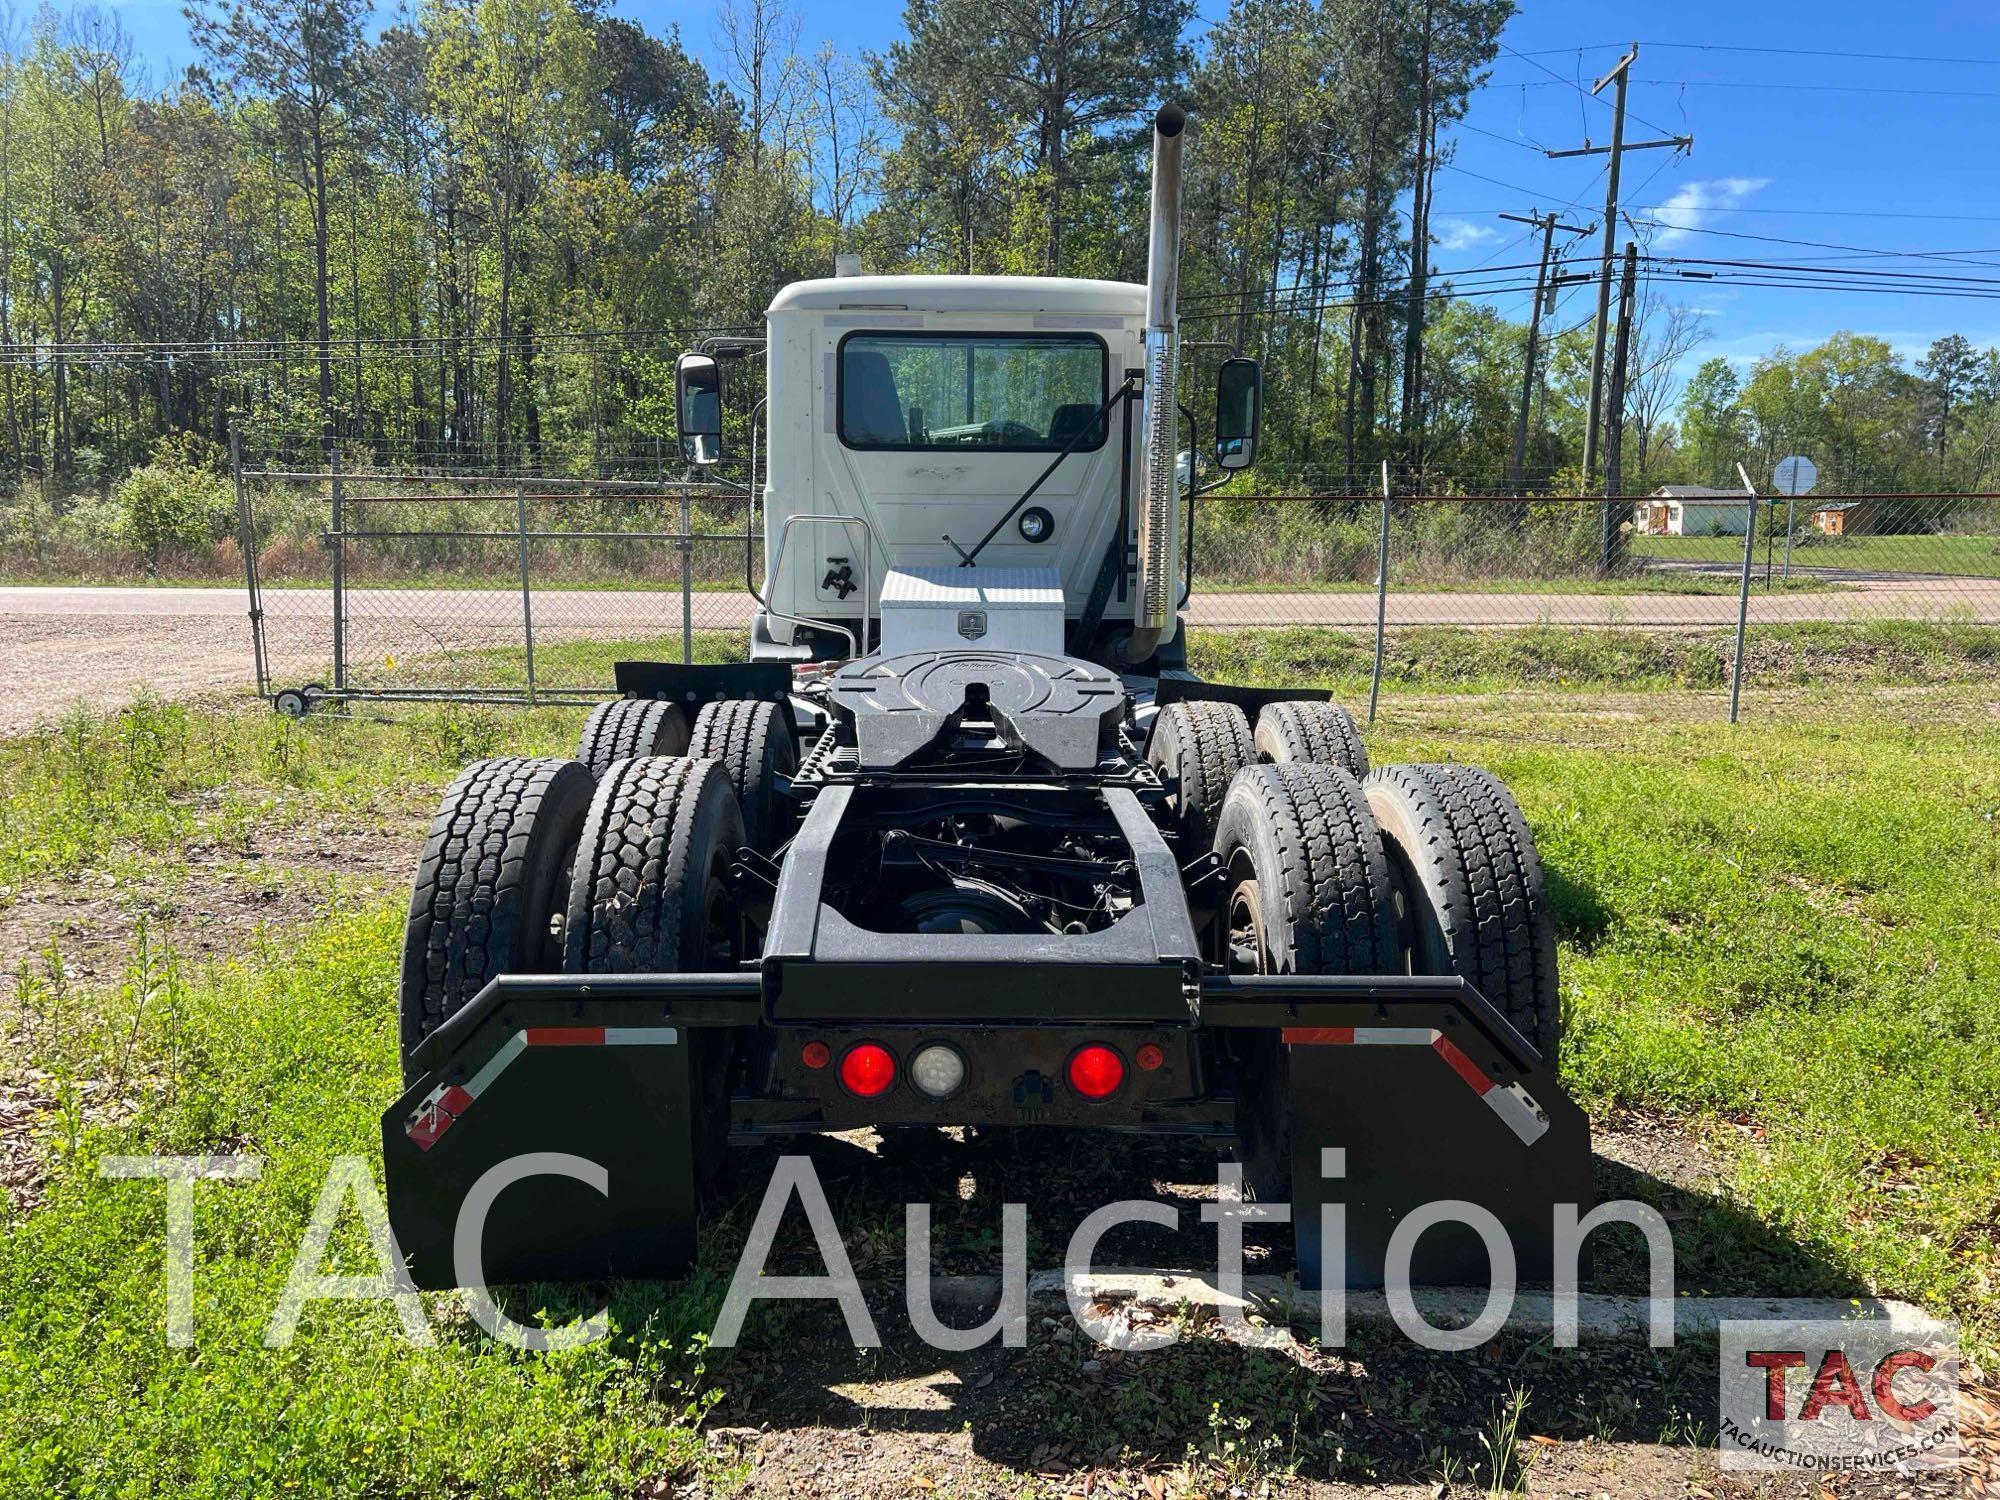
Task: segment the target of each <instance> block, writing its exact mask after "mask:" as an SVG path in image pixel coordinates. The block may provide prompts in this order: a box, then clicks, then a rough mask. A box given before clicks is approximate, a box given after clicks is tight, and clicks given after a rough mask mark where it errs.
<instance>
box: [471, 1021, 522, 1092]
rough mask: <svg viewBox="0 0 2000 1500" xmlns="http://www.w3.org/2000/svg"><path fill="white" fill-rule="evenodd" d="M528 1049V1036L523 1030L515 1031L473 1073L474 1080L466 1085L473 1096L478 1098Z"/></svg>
mask: <svg viewBox="0 0 2000 1500" xmlns="http://www.w3.org/2000/svg"><path fill="white" fill-rule="evenodd" d="M527 1050H528V1038H527V1036H526V1034H525V1033H523V1032H519V1031H517V1032H515V1033H514V1034H513V1035H512V1036H510V1037H508V1038H507V1040H506V1041H504V1042H502V1043H501V1044H500V1050H499V1051H498V1052H496V1053H494V1054H493V1055H492V1056H491V1057H489V1058H487V1059H486V1066H485V1067H483V1068H481V1069H480V1070H479V1071H478V1072H477V1073H474V1074H473V1075H472V1082H470V1083H468V1084H467V1085H466V1088H467V1089H468V1090H469V1091H470V1092H471V1094H472V1097H473V1098H475V1099H477V1098H478V1097H479V1096H480V1095H481V1094H483V1093H485V1092H486V1090H487V1089H488V1088H489V1087H490V1086H491V1085H492V1083H493V1080H494V1079H496V1078H498V1077H499V1076H500V1075H501V1074H502V1073H503V1072H505V1071H506V1069H507V1065H508V1064H509V1063H511V1062H512V1061H513V1060H514V1059H515V1058H517V1057H519V1056H520V1055H521V1054H522V1053H523V1052H525V1051H527Z"/></svg>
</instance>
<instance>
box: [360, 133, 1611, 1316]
mask: <svg viewBox="0 0 2000 1500" xmlns="http://www.w3.org/2000/svg"><path fill="white" fill-rule="evenodd" d="M1187 127H1188V119H1187V116H1186V114H1185V112H1184V111H1183V110H1181V109H1180V108H1179V107H1178V106H1175V105H1172V104H1168V105H1165V106H1163V107H1162V108H1161V109H1160V110H1159V112H1158V114H1157V117H1156V118H1155V121H1154V127H1153V143H1152V144H1153V166H1152V199H1151V212H1150V218H1149V243H1148V271H1147V280H1146V282H1145V284H1144V285H1138V284H1128V283H1123V282H1110V281H1092V280H1079V279H1063V278H1042V277H1017V276H970V275H968V276H867V275H851V276H836V277H831V278H826V279H821V280H811V281H804V282H800V283H797V284H794V285H792V286H789V287H787V288H785V289H784V290H783V291H782V292H780V293H779V294H778V295H777V297H776V298H775V299H774V300H773V301H772V303H771V305H770V309H769V313H768V318H767V336H766V338H765V339H764V340H763V341H762V344H761V353H762V357H763V360H764V367H765V391H766V395H765V399H764V407H763V411H762V413H761V416H762V422H761V429H762V430H763V431H764V432H766V433H767V434H768V439H767V441H768V448H767V452H766V457H765V462H764V465H763V468H762V471H761V473H759V472H758V471H757V469H756V468H755V467H754V466H753V470H752V473H753V480H755V481H756V482H757V484H758V487H759V498H760V500H761V502H762V509H763V516H764V522H763V537H764V544H765V545H764V549H763V556H764V565H763V568H762V571H761V576H756V577H753V578H752V580H751V583H752V585H753V589H752V591H753V592H754V593H755V595H756V603H757V608H756V613H755V618H754V623H753V625H752V627H751V630H750V634H749V649H748V652H747V659H746V660H743V661H739V662H732V663H726V664H720V665H685V664H682V663H678V662H660V661H645V660H633V661H627V662H621V663H619V664H618V667H617V687H618V690H619V692H620V693H621V694H622V695H623V696H622V697H620V698H618V699H616V700H615V701H611V702H607V703H604V704H601V705H599V706H598V707H597V708H595V709H594V710H592V712H591V714H590V716H589V720H588V722H587V724H586V726H585V728H584V730H583V734H582V738H581V742H580V744H579V746H578V751H577V754H576V756H575V757H574V758H573V759H560V758H541V757H525V756H521V757H503V758H497V759H488V760H482V761H479V762H476V763H474V764H473V765H471V766H468V767H467V768H466V769H465V771H464V772H463V773H462V774H461V775H460V776H459V777H458V778H457V779H456V780H455V781H454V782H453V783H452V785H451V787H450V789H449V790H448V791H447V792H446V793H445V795H444V798H443V801H442V804H441V806H440V807H439V810H438V813H437V817H436V819H435V821H434V823H433V824H432V827H431V830H430V834H429V837H428V840H427V842H426V844H425V846H424V850H423V854H422V858H421V861H420V864H419V868H418V872H417V876H416V881H415V887H414V891H413V894H412V899H411V904H410V911H409V919H408V924H407V928H406V935H405V944H404V951H403V958H402V969H401V978H400V995H399V1024H400V1042H401V1052H402V1058H403V1065H404V1075H405V1084H406V1087H405V1091H404V1092H403V1093H402V1095H401V1096H400V1097H399V1098H398V1099H396V1100H395V1101H394V1102H393V1103H392V1104H391V1105H390V1106H389V1107H388V1108H387V1110H386V1112H385V1113H384V1115H383V1119H382V1137H383V1148H384V1157H385V1172H386V1189H387V1198H388V1205H389V1211H390V1220H391V1225H392V1227H393V1229H394V1232H395V1234H396V1237H397V1243H398V1245H399V1246H400V1248H401V1251H402V1252H403V1254H404V1255H405V1257H406V1258H407V1261H408V1266H409V1270H410V1274H411V1276H412V1278H413V1279H414V1281H415V1283H416V1284H417V1285H419V1286H426V1287H447V1286H454V1285H461V1284H466V1283H467V1282H469V1281H472V1280H477V1279H482V1278H483V1279H484V1280H485V1281H490V1282H513V1281H547V1280H558V1281H574V1280H595V1279H600V1278H607V1277H638V1278H659V1277H671V1276H674V1275H678V1274H681V1273H682V1272H684V1271H686V1270H687V1269H688V1268H689V1267H690V1266H691V1265H692V1264H693V1262H694V1259H695V1256H696V1254H697V1247H698V1242H697V1234H696V1228H697V1224H698V1221H699V1216H700V1212H701V1206H702V1203H703V1200H704V1196H705V1194H707V1193H708V1192H709V1190H710V1188H711V1185H712V1184H713V1183H714V1181H715V1179H716V1175H717V1169H718V1166H719V1165H720V1164H721V1163H722V1161H723V1160H724V1158H725V1155H726V1153H727V1152H728V1151H729V1150H730V1149H731V1147H732V1144H742V1143H745V1142H751V1141H756V1140H759V1139H769V1138H774V1137H775V1138H784V1137H789V1136H797V1135H803V1134H810V1133H814V1132H827V1131H841V1130H851V1129H856V1128H858V1127H862V1126H872V1127H875V1128H876V1129H878V1130H882V1131H896V1130H903V1129H936V1128H938V1127H944V1126H967V1127H975V1128H980V1129H1009V1128H1016V1127H1019V1128H1026V1129H1034V1130H1085V1131H1121V1132H1141V1133H1149V1134H1172V1135H1178V1136H1184V1137H1192V1138H1197V1139H1199V1140H1201V1141H1205V1142H1208V1143H1211V1144H1212V1145H1213V1147H1214V1148H1215V1150H1216V1151H1217V1152H1218V1153H1220V1154H1221V1156H1222V1157H1223V1158H1225V1159H1231V1160H1234V1161H1235V1162H1237V1163H1238V1164H1239V1165H1240V1167H1241V1181H1242V1185H1243V1194H1244V1196H1245V1197H1246V1198H1249V1199H1253V1200H1256V1201H1258V1202H1262V1203H1266V1204H1277V1203H1284V1204H1288V1205H1290V1224H1291V1234H1292V1237H1293V1249H1294V1252H1295V1256H1296V1264H1297V1268H1298V1273H1299V1276H1300V1278H1301V1280H1302V1281H1303V1282H1304V1283H1305V1284H1307V1285H1309V1286H1316V1285H1326V1284H1334V1283H1340V1284H1346V1285H1355V1286H1362V1285H1377V1284H1381V1283H1382V1282H1383V1280H1384V1279H1385V1276H1389V1275H1390V1274H1391V1272H1392V1271H1393V1272H1394V1273H1395V1274H1398V1275H1401V1274H1407V1275H1408V1276H1409V1278H1410V1279H1411V1280H1412V1281H1414V1282H1419V1283H1440V1284H1455V1283H1468V1282H1477V1281H1479V1280H1481V1279H1482V1278H1484V1277H1486V1276H1488V1275H1489V1274H1491V1273H1492V1271H1493V1265H1494V1262H1493V1259H1492V1256H1491V1246H1492V1236H1491V1231H1492V1230H1493V1228H1494V1227H1495V1226H1497V1227H1498V1228H1499V1229H1500V1230H1502V1231H1504V1233H1505V1234H1506V1236H1507V1237H1508V1239H1509V1241H1510V1243H1511V1246H1512V1251H1513V1259H1514V1263H1515V1268H1516V1272H1517V1275H1518V1276H1519V1278H1520V1279H1522V1280H1527V1281H1536V1280H1541V1281H1547V1280H1549V1279H1551V1278H1552V1277H1553V1276H1554V1275H1555V1274H1556V1272H1557V1269H1558V1268H1557V1267H1556V1264H1555V1259H1554V1257H1555V1254H1556V1248H1557V1246H1556V1236H1555V1229H1554V1225H1555V1221H1556V1215H1557V1212H1558V1208H1559V1206H1560V1205H1563V1204H1572V1205H1577V1206H1578V1208H1579V1209H1581V1208H1582V1207H1583V1206H1586V1205H1587V1203H1588V1200H1589V1198H1590V1147H1589V1130H1588V1124H1587V1121H1586V1120H1585V1118H1584V1116H1583V1114H1582V1112H1581V1111H1580V1110H1579V1109H1578V1108H1577V1107H1576V1105H1575V1104H1574V1103H1573V1102H1571V1100H1570V1099H1569V1098H1568V1097H1567V1096H1566V1095H1565V1094H1564V1092H1563V1089H1562V1087H1561V1085H1560V1083H1559V1082H1558V1079H1557V1066H1558V1051H1559V1047H1560V1043H1561V1007H1560V991H1559V987H1558V982H1557V974H1556V945H1555V929H1554V916H1553V913H1552V910H1551V904H1550V897H1549V891H1548V886H1547V882H1546V879H1545V876H1544V872H1543V868H1542V865H1541V861H1540V857H1539V855H1538V853H1537V850H1536V847H1535V840H1534V837H1533V834H1532V833H1531V832H1530V830H1529V828H1528V825H1527V823H1526V822H1525V821H1524V819H1523V817H1522V815H1521V812H1520V810H1519V808H1518V807H1517V806H1516V804H1515V802H1514V799H1513V798H1512V797H1511V796H1510V795H1509V794H1508V792H1507V790H1506V788H1505V787H1504V786H1502V785H1501V784H1500V783H1499V781H1497V780H1496V779H1495V778H1494V777H1493V776H1491V775H1490V774H1488V773H1487V772H1485V771H1483V770H1480V769H1478V768H1475V767H1471V766H1465V765H1458V764H1411V765H1380V766H1374V767H1372V768H1371V766H1370V764H1369V757H1368V754H1367V750H1366V747H1365V744H1364V740H1363V736H1362V734H1361V733H1360V731H1359V728H1358V726H1357V724H1356V722H1355V720H1354V719H1353V717H1352V716H1351V715H1350V714H1349V713H1348V712H1347V711H1346V710H1345V709H1343V708H1342V707H1341V706H1340V705H1338V704H1336V703H1334V702H1332V701H1331V698H1330V695H1329V694H1328V693H1327V692H1326V691H1325V690H1323V689H1316V688H1313V687H1309V686H1303V685H1302V686H1298V687H1270V686H1260V687H1250V686H1244V685H1237V684H1229V683H1221V682H1215V681H1209V680H1205V679H1204V678H1202V677H1201V676H1199V675H1198V674H1196V673H1195V672H1193V671H1191V670H1190V669H1189V666H1188V656H1187V650H1186V641H1187V625H1186V607H1187V603H1188V600H1189V597H1190V595H1191V592H1192V589H1193V587H1194V585H1195V579H1194V576H1193V570H1192V569H1191V568H1190V566H1189V562H1190V559H1191V556H1192V552H1191V546H1190V539H1191V537H1192V534H1193V532H1192V517H1193V515H1194V513H1195V507H1196V506H1197V505H1198V504H1199V503H1200V502H1199V500H1198V494H1199V493H1200V492H1201V491H1203V490H1205V489H1207V488H1212V487H1214V486H1215V485H1216V484H1220V483H1225V482H1228V481H1229V480H1230V479H1231V477H1232V476H1235V475H1237V474H1239V473H1240V472H1241V471H1242V470H1244V469H1245V468H1247V467H1248V466H1250V465H1251V464H1252V463H1253V462H1254V460H1255V457H1256V453H1257V449H1258V445H1259V440H1260V426H1261V415H1262V413H1261V407H1262V383H1261V374H1260V370H1259V366H1258V364H1257V362H1256V361H1255V360H1254V359H1252V358H1248V357H1245V356H1243V355H1242V354H1240V353H1238V352H1232V353H1231V354H1230V355H1229V356H1228V357H1227V358H1224V359H1222V360H1221V361H1220V363H1219V365H1217V367H1216V368H1215V373H1214V382H1213V391H1212V393H1211V394H1212V406H1211V407H1210V410H1211V411H1212V419H1211V422H1210V426H1209V433H1208V435H1207V437H1206V440H1202V439H1201V438H1200V437H1199V435H1198V434H1196V433H1195V429H1196V427H1197V424H1196V423H1194V422H1193V420H1192V418H1191V416H1190V415H1189V411H1188V408H1189V406H1190V404H1191V403H1190V399H1189V398H1190V395H1191V393H1190V392H1188V391H1187V390H1185V389H1184V388H1183V383H1182V377H1183V374H1184V370H1183V354H1184V350H1183V348H1182V342H1181V336H1180V332H1179V329H1178V326H1177V322H1176V312H1175V303H1176V282H1177V275H1178V261H1179V243H1178V241H1179V234H1180V196H1181V162H1182V155H1183V150H1184V147H1185V144H1186V141H1187V137H1188V128H1187ZM740 353H742V350H741V348H740V346H739V347H738V348H732V349H716V348H708V349H697V350H693V351H689V352H688V353H686V354H684V355H682V356H681V358H680V359H679V361H678V363H677V366H676V404H677V414H678V421H679V438H680V443H681V446H682V451H683V454H684V456H685V458H686V459H687V461H688V462H689V463H690V464H691V465H694V466H696V467H698V468H702V469H712V468H713V466H715V465H716V464H718V462H719V461H720V460H721V459H722V458H723V456H724V454H723V447H724V438H725V433H726V432H727V431H730V430H732V429H733V430H737V431H740V430H741V429H742V420H741V419H742V417H743V416H744V413H742V412H740V411H738V412H732V411H730V410H728V409H727V402H726V394H727V393H726V388H725V381H724V378H723V376H724V369H725V366H726V364H727V356H728V355H731V354H740ZM1183 433H1189V434H1191V436H1190V437H1189V438H1188V439H1187V440H1186V442H1185V443H1184V440H1183ZM1194 452H1199V454H1200V455H1201V461H1200V462H1192V461H1190V454H1191V453H1194ZM1204 475H1206V476H1208V477H1207V478H1206V479H1204V478H1203V476H1204ZM1111 1186H1112V1185H1110V1184H1107V1188H1110V1187H1111ZM1439 1204H1444V1205H1446V1206H1447V1208H1446V1210H1444V1211H1442V1212H1440V1211H1439V1210H1438V1209H1437V1208H1436V1207H1435V1205H1439ZM1334 1205H1338V1206H1340V1208H1341V1210H1342V1212H1340V1213H1338V1214H1335V1213H1330V1212H1325V1211H1324V1210H1327V1209H1328V1208H1330V1207H1332V1206H1334Z"/></svg>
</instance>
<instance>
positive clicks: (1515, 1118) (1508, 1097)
mask: <svg viewBox="0 0 2000 1500" xmlns="http://www.w3.org/2000/svg"><path fill="white" fill-rule="evenodd" d="M1486 1102H1487V1103H1488V1104H1489V1105H1491V1106H1492V1108H1493V1112H1494V1113H1495V1114H1497V1115H1498V1116H1499V1117H1500V1118H1501V1119H1503V1120H1505V1121H1506V1122H1507V1128H1508V1129H1510V1130H1512V1131H1513V1132H1514V1134H1516V1135H1518V1136H1519V1137H1520V1138H1521V1140H1522V1142H1523V1143H1524V1144H1526V1145H1530V1146H1532V1145H1534V1144H1535V1142H1536V1141H1539V1140H1540V1139H1541V1138H1542V1137H1543V1136H1545V1135H1547V1134H1548V1133H1549V1117H1548V1115H1547V1114H1545V1113H1544V1112H1543V1110H1542V1107H1541V1105H1539V1104H1537V1103H1535V1096H1534V1095H1533V1094H1530V1093H1529V1092H1528V1091H1527V1090H1526V1089H1524V1088H1522V1087H1521V1085H1520V1084H1518V1083H1510V1084H1507V1085H1505V1086H1504V1087H1495V1088H1492V1089H1489V1090H1487V1092H1486Z"/></svg>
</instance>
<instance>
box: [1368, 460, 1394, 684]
mask: <svg viewBox="0 0 2000 1500" xmlns="http://www.w3.org/2000/svg"><path fill="white" fill-rule="evenodd" d="M1388 624H1389V460H1388V459H1386V458H1385V459H1383V460H1382V540H1381V544H1380V545H1379V546H1378V547H1377V548H1376V552H1375V670H1374V671H1373V672H1371V673H1370V674H1369V677H1368V722H1369V723H1370V724H1373V723H1374V722H1375V703H1376V700H1377V699H1379V698H1380V697H1381V696H1382V637H1383V635H1384V633H1385V632H1386V630H1387V629H1388Z"/></svg>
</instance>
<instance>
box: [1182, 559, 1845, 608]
mask: <svg viewBox="0 0 2000 1500" xmlns="http://www.w3.org/2000/svg"><path fill="white" fill-rule="evenodd" d="M1197 561H1199V559H1197ZM1739 587H1740V585H1739V583H1738V581H1737V579H1736V578H1735V577H1733V576H1730V575H1727V574H1716V573H1684V572H1679V571H1668V570H1664V569H1662V570H1655V571H1650V572H1643V573H1626V574H1620V575H1619V576H1617V577H1614V578H1600V577H1598V576H1597V575H1595V574H1593V573H1578V574H1577V575H1576V576H1574V577H1569V578H1517V577H1511V576H1508V575H1506V574H1497V575H1495V576H1493V577H1490V578H1489V577H1483V576H1477V575H1475V576H1473V577H1469V578H1467V577H1444V578H1431V577H1428V576H1426V575H1425V573H1424V572H1423V571H1422V570H1420V569H1414V568H1412V569H1405V568H1397V569H1394V570H1392V571H1391V573H1390V577H1389V596H1390V598H1392V599H1393V598H1396V597H1397V596H1399V595H1402V596H1407V595H1410V594H1413V593H1417V594H1593V595H1595V594H1609V595H1621V594H1734V593H1736V592H1737V590H1738V588H1739ZM1841 587H1842V585H1840V584H1837V583H1829V582H1828V581H1826V580H1825V579H1823V578H1810V577H1804V576H1800V577H1794V578H1790V579H1780V578H1777V577H1773V578H1772V579H1771V581H1770V582H1769V583H1766V582H1765V579H1764V569H1763V567H1762V565H1761V564H1760V565H1759V566H1758V567H1757V569H1756V571H1755V573H1754V574H1753V575H1752V577H1751V580H1750V590H1751V592H1752V593H1753V594H1772V593H1784V594H1824V593H1831V592H1835V591H1837V590H1838V589H1840V588H1841ZM1195 588H1196V591H1197V592H1198V593H1200V594H1373V593H1374V592H1375V584H1374V583H1373V582H1372V581H1363V580H1359V579H1333V580H1331V581H1328V582H1316V583H1300V582H1296V581H1294V580H1291V579H1279V580H1272V581H1261V582H1260V581H1259V580H1258V579H1256V578H1254V577H1253V578H1249V579H1243V580H1237V579H1229V580H1221V579H1215V578H1210V577H1206V576H1203V575H1199V574H1198V575H1197V576H1196V578H1195Z"/></svg>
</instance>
